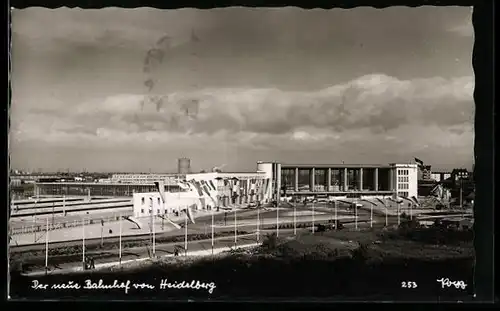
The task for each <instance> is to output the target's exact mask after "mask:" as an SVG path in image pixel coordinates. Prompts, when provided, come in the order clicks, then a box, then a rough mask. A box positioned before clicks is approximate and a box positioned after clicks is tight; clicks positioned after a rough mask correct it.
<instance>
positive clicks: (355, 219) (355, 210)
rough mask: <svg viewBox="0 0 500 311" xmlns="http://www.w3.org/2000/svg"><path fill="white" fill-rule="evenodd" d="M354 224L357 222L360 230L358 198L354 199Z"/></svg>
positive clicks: (356, 224) (356, 225)
mask: <svg viewBox="0 0 500 311" xmlns="http://www.w3.org/2000/svg"><path fill="white" fill-rule="evenodd" d="M354 224H355V227H356V230H358V202H357V200H356V201H354Z"/></svg>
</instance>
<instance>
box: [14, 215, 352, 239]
mask: <svg viewBox="0 0 500 311" xmlns="http://www.w3.org/2000/svg"><path fill="white" fill-rule="evenodd" d="M320 207H321V206H319V207H315V213H314V215H315V216H314V221H316V222H320V221H328V220H333V218H334V216H335V215H334V212H333V209H331V211H330V213H325V212H324V211H318V210H317V209H318V208H320ZM293 211H294V209H293V208H280V209H267V208H266V209H261V210H260V211H257V210H256V209H239V210H236V224H237V227H238V230H248V229H251V228H256V227H257V214H259V215H258V217H259V220H260V222H259V223H260V226H264V225H275V224H276V220H277V217H276V213H278V220H279V222H280V223H293V220H294V219H293V213H294V212H293ZM234 214H235V213H234V212H233V211H219V212H215V213H214V227H215V230H216V231H228V230H233V228H234ZM280 215H281V216H280ZM296 215H297V217H296V221H297V222H310V221H312V220H313V216H312V208H311V207H307V206H306V207H304V206H297V208H296ZM337 217H338V218H339V219H345V218H352V217H354V214H353V213H352V212H348V211H346V210H345V209H340V208H339V209H338V211H337ZM172 220H173V221H174V222H176V223H179V224H181V225H182V224H184V220H185V216H179V217H175V218H172ZM140 222H141V223H142V228H140V229H138V228H136V226H135V225H133V224H132V223H130V222H128V221H122V235H123V236H128V235H135V236H139V235H149V233H150V219H149V218H148V217H146V218H142V219H140ZM195 222H196V223H195V224H188V230H189V231H190V233H197V234H206V233H210V232H211V229H210V228H211V226H212V216H211V214H210V212H198V213H196V214H195ZM101 230H102V235H103V236H104V239H105V240H108V239H113V238H116V240H118V236H119V232H120V222H119V221H117V222H111V223H105V225H104V227H102V226H101V224H100V223H98V222H97V223H95V224H93V225H87V226H85V239H86V240H88V241H89V242H90V240H91V239H99V242H100V238H101ZM110 230H111V233H110ZM155 232H156V234H158V235H163V236H176V235H183V234H184V230H183V229H181V230H179V229H175V227H173V226H172V225H169V224H168V223H167V222H164V221H162V220H161V219H156V220H155ZM82 234H83V230H82V228H81V227H72V228H65V229H58V230H54V231H50V232H49V239H50V240H49V241H50V242H58V241H61V242H62V241H71V240H79V241H81V239H82ZM36 243H38V244H44V243H45V232H44V231H42V232H38V233H37V234H36V235H35V234H33V233H28V234H18V235H14V236H13V237H12V241H11V243H10V245H11V246H12V247H15V246H16V245H18V246H22V245H28V244H36ZM78 243H79V242H78Z"/></svg>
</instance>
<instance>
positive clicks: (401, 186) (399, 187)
mask: <svg viewBox="0 0 500 311" xmlns="http://www.w3.org/2000/svg"><path fill="white" fill-rule="evenodd" d="M409 186H410V185H409V184H399V185H398V189H410V187H409Z"/></svg>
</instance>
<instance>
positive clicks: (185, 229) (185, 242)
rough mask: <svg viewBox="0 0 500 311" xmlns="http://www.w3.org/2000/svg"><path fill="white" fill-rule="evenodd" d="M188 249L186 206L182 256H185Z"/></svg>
mask: <svg viewBox="0 0 500 311" xmlns="http://www.w3.org/2000/svg"><path fill="white" fill-rule="evenodd" d="M187 249H188V215H187V207H186V217H185V218H184V256H187Z"/></svg>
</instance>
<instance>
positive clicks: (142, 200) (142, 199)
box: [141, 197, 145, 205]
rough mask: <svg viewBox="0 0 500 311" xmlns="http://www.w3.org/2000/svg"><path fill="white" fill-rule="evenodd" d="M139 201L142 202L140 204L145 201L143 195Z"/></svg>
mask: <svg viewBox="0 0 500 311" xmlns="http://www.w3.org/2000/svg"><path fill="white" fill-rule="evenodd" d="M141 203H142V205H144V203H145V199H144V197H142V198H141Z"/></svg>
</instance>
